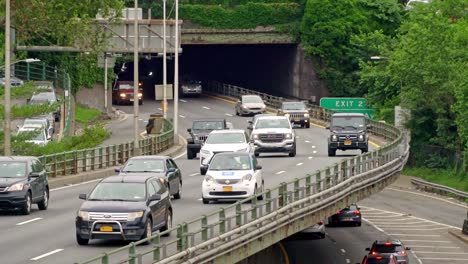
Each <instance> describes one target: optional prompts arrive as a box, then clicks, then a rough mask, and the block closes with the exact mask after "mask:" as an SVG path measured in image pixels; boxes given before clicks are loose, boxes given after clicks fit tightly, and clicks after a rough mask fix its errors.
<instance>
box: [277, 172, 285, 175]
mask: <svg viewBox="0 0 468 264" xmlns="http://www.w3.org/2000/svg"><path fill="white" fill-rule="evenodd" d="M283 173H285V171H278V172H277V173H275V174H277V175H279V174H283Z"/></svg>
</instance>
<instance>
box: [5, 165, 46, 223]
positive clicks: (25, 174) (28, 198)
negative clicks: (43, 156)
mask: <svg viewBox="0 0 468 264" xmlns="http://www.w3.org/2000/svg"><path fill="white" fill-rule="evenodd" d="M33 203H35V204H37V206H38V207H39V210H46V209H47V207H48V206H49V181H48V179H47V173H46V171H45V169H44V166H43V165H42V163H41V162H40V161H39V159H37V158H36V157H26V156H9V157H0V211H2V210H19V211H20V213H21V214H24V215H27V214H30V213H31V207H32V204H33Z"/></svg>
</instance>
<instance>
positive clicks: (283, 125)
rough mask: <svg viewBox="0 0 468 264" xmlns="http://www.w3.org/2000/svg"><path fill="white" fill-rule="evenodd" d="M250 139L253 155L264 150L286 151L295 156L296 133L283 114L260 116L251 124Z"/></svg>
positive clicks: (257, 154)
mask: <svg viewBox="0 0 468 264" xmlns="http://www.w3.org/2000/svg"><path fill="white" fill-rule="evenodd" d="M250 139H251V141H252V142H253V143H254V149H255V156H257V157H258V156H259V155H260V154H261V153H265V152H283V153H288V155H289V156H290V157H294V156H296V135H295V133H294V130H293V129H292V126H291V123H290V122H289V119H288V118H287V117H285V116H262V117H259V118H258V119H257V120H256V122H255V123H254V124H253V125H252V134H251V135H250Z"/></svg>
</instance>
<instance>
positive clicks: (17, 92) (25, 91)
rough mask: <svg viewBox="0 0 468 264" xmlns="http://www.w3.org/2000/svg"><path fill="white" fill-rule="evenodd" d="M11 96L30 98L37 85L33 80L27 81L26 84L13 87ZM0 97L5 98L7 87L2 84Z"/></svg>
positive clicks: (13, 97)
mask: <svg viewBox="0 0 468 264" xmlns="http://www.w3.org/2000/svg"><path fill="white" fill-rule="evenodd" d="M10 91H11V98H12V99H15V98H30V97H31V96H32V95H33V93H34V92H35V91H37V87H36V86H34V84H33V83H32V82H26V83H25V84H24V85H22V86H19V87H11V89H10ZM0 99H5V87H4V86H3V85H0Z"/></svg>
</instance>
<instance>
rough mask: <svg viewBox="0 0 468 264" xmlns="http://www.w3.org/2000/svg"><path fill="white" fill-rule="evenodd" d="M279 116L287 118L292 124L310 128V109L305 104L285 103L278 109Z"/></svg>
mask: <svg viewBox="0 0 468 264" xmlns="http://www.w3.org/2000/svg"><path fill="white" fill-rule="evenodd" d="M278 115H282V116H286V117H288V118H289V121H291V123H292V124H299V125H300V126H301V127H305V128H309V127H310V115H309V108H307V106H306V104H305V103H304V102H298V101H296V102H283V103H282V104H281V108H280V109H278Z"/></svg>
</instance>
